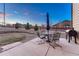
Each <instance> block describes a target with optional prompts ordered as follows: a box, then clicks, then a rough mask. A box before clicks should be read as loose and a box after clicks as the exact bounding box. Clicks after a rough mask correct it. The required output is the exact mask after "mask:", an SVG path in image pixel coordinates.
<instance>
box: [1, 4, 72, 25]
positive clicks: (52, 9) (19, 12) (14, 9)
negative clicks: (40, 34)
mask: <svg viewBox="0 0 79 59" xmlns="http://www.w3.org/2000/svg"><path fill="white" fill-rule="evenodd" d="M3 6H4V4H1V3H0V22H3V15H4V10H3V9H4V8H3ZM47 12H48V13H49V19H50V24H52V25H53V24H56V23H58V22H61V21H63V20H71V4H70V3H6V4H5V14H6V17H5V19H6V23H10V24H14V23H16V22H18V23H22V24H26V23H27V22H29V23H30V24H33V25H34V24H38V25H42V24H46V13H47Z"/></svg>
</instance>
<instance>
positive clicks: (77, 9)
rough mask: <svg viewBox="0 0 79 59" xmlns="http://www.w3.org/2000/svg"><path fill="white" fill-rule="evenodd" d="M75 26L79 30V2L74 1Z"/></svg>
mask: <svg viewBox="0 0 79 59" xmlns="http://www.w3.org/2000/svg"><path fill="white" fill-rule="evenodd" d="M73 27H74V29H75V30H77V31H79V3H73Z"/></svg>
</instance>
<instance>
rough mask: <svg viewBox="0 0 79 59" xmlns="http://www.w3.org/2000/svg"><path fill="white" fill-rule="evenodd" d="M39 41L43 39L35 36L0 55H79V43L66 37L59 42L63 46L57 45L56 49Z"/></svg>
mask: <svg viewBox="0 0 79 59" xmlns="http://www.w3.org/2000/svg"><path fill="white" fill-rule="evenodd" d="M39 42H42V40H41V39H39V38H35V39H33V40H30V41H28V42H26V43H22V44H21V45H19V46H16V47H14V48H12V49H10V50H7V51H5V52H2V53H0V56H45V55H46V56H79V44H75V43H74V42H73V40H72V41H71V42H70V43H68V41H67V40H66V39H65V38H60V41H58V42H57V43H58V44H59V45H61V46H62V48H60V47H56V48H55V49H54V48H53V47H51V46H50V45H49V44H48V43H46V42H43V43H42V44H38V43H39Z"/></svg>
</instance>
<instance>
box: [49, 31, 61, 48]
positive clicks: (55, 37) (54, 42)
mask: <svg viewBox="0 0 79 59" xmlns="http://www.w3.org/2000/svg"><path fill="white" fill-rule="evenodd" d="M60 35H61V33H59V32H57V33H54V34H53V36H52V39H51V42H50V43H49V44H50V45H51V46H52V47H53V48H55V47H62V46H60V45H59V44H57V43H56V42H57V41H59V38H60Z"/></svg>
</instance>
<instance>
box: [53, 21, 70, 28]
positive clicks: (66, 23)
mask: <svg viewBox="0 0 79 59" xmlns="http://www.w3.org/2000/svg"><path fill="white" fill-rule="evenodd" d="M71 27H72V23H71V21H69V20H64V21H62V22H60V23H57V24H55V25H53V26H52V28H53V29H70V28H71Z"/></svg>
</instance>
